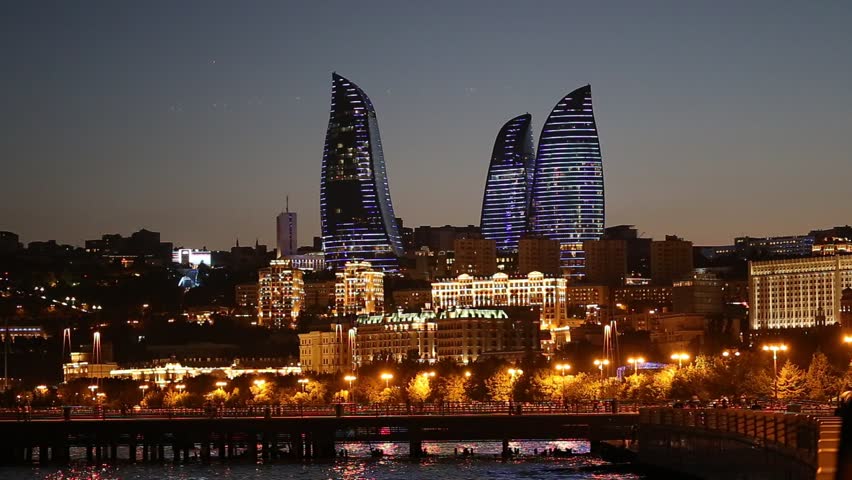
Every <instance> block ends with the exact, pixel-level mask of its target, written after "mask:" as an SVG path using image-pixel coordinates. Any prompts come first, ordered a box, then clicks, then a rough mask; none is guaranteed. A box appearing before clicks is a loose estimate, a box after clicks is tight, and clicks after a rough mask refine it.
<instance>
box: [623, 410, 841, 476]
mask: <svg viewBox="0 0 852 480" xmlns="http://www.w3.org/2000/svg"><path fill="white" fill-rule="evenodd" d="M826 414H827V412H825V414H823V415H819V414H816V415H807V414H795V413H781V412H766V411H759V410H743V409H683V408H645V409H641V410H640V416H639V433H638V443H639V450H638V461H639V462H640V463H642V464H646V465H652V466H656V467H660V468H663V469H666V470H668V471H674V472H679V473H682V474H687V475H691V476H693V477H695V478H701V479H706V480H716V479H724V480H730V479H748V480H764V479H765V480H777V479H785V480H805V479H807V480H813V479H816V480H834V478H835V472H836V468H837V466H836V462H837V452H838V449H839V446H840V427H841V420H840V418H838V417H833V416H825V415H826Z"/></svg>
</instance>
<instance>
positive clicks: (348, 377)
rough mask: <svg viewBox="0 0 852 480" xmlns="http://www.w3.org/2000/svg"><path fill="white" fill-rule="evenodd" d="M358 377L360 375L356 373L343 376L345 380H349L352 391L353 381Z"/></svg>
mask: <svg viewBox="0 0 852 480" xmlns="http://www.w3.org/2000/svg"><path fill="white" fill-rule="evenodd" d="M357 378H358V377H356V376H355V375H346V376H345V377H343V379H344V380H346V381H347V382H349V390H350V391H351V390H352V382H354V381H355V380H356V379H357Z"/></svg>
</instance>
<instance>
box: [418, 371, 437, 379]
mask: <svg viewBox="0 0 852 480" xmlns="http://www.w3.org/2000/svg"><path fill="white" fill-rule="evenodd" d="M421 375H423V376H424V377H426V378H431V377H434V376H435V372H434V371H433V372H423V373H422V374H421Z"/></svg>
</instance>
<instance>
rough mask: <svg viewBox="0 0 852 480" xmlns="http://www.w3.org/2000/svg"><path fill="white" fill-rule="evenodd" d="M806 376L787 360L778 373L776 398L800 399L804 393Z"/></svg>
mask: <svg viewBox="0 0 852 480" xmlns="http://www.w3.org/2000/svg"><path fill="white" fill-rule="evenodd" d="M806 382H807V375H806V373H805V371H804V370H802V369H801V368H799V367H798V366H797V365H796V364H795V363H793V362H791V361H790V360H787V361H786V362H785V363H784V366H783V367H781V371H779V372H778V398H780V399H783V400H791V399H794V398H802V397H804V396H805V392H806Z"/></svg>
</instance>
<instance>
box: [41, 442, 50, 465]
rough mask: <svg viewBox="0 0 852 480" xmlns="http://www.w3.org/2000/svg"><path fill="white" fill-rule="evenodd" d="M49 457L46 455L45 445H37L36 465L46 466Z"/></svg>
mask: <svg viewBox="0 0 852 480" xmlns="http://www.w3.org/2000/svg"><path fill="white" fill-rule="evenodd" d="M49 457H50V455H49V454H48V453H47V445H45V444H43V443H42V444H39V446H38V464H39V465H47V461H48V460H49Z"/></svg>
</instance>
